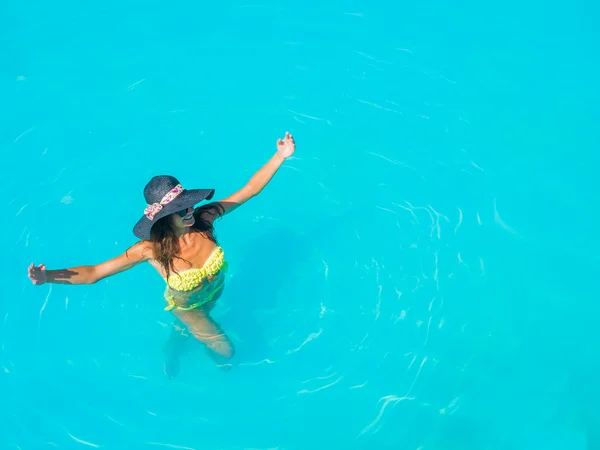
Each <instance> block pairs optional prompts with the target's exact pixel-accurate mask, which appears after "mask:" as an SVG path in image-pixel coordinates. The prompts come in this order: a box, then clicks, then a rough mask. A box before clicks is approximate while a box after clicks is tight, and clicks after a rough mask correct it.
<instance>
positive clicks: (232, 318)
mask: <svg viewBox="0 0 600 450" xmlns="http://www.w3.org/2000/svg"><path fill="white" fill-rule="evenodd" d="M312 252H313V243H312V242H311V240H310V238H309V236H308V235H298V234H296V233H294V232H293V231H292V230H290V229H287V228H279V229H275V230H274V231H272V232H269V233H268V234H264V235H261V236H259V237H258V238H256V239H255V240H254V241H251V242H250V243H249V245H248V246H247V247H246V248H245V249H244V252H243V256H242V257H241V258H240V264H239V265H238V268H237V270H236V272H235V274H234V276H233V277H232V278H231V279H230V280H229V281H228V285H227V288H226V294H225V295H227V297H228V299H227V303H228V304H229V305H230V306H231V310H230V311H228V312H227V314H226V315H225V317H224V320H223V322H224V327H225V328H226V329H231V330H232V331H234V332H235V334H236V335H237V336H239V338H240V339H241V341H242V343H241V344H240V346H241V348H239V350H240V351H239V352H238V355H240V354H242V355H243V356H240V359H242V360H246V359H252V360H256V359H258V360H262V359H264V358H266V357H267V355H268V336H266V334H265V331H266V329H268V326H265V323H267V321H268V320H276V317H275V315H271V314H269V313H270V312H272V311H274V310H275V309H276V308H277V307H278V305H277V302H278V299H279V298H280V297H279V291H280V290H281V288H282V286H283V285H284V284H285V283H286V282H288V281H289V280H290V278H291V274H292V273H293V271H294V269H295V268H297V267H298V266H299V265H301V264H303V263H306V262H307V261H308V260H309V258H310V257H311V255H312ZM270 318H271V319H270Z"/></svg>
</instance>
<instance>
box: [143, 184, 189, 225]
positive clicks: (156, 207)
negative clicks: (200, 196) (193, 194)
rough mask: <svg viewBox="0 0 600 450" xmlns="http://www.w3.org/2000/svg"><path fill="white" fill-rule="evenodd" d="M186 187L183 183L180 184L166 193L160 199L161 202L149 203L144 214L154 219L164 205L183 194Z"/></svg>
mask: <svg viewBox="0 0 600 450" xmlns="http://www.w3.org/2000/svg"><path fill="white" fill-rule="evenodd" d="M184 190H185V189H184V188H183V186H182V185H181V184H178V185H177V186H175V187H174V188H173V189H171V190H170V191H169V192H167V193H166V194H165V196H164V197H163V198H162V199H161V200H160V202H159V203H152V204H151V205H148V207H147V208H146V209H144V215H145V216H146V217H147V218H148V219H150V220H154V217H155V216H156V215H157V214H158V213H159V212H160V211H161V210H162V209H163V206H165V205H168V204H169V203H171V202H172V201H173V200H175V199H176V198H177V196H178V195H179V194H181V193H182V192H183V191H184Z"/></svg>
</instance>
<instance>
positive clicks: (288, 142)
mask: <svg viewBox="0 0 600 450" xmlns="http://www.w3.org/2000/svg"><path fill="white" fill-rule="evenodd" d="M294 150H296V143H295V142H294V138H293V137H292V135H291V134H290V133H288V132H287V131H286V132H285V137H284V138H283V139H278V140H277V153H279V154H280V155H281V156H283V157H284V158H286V159H287V158H289V157H290V156H292V155H293V154H294Z"/></svg>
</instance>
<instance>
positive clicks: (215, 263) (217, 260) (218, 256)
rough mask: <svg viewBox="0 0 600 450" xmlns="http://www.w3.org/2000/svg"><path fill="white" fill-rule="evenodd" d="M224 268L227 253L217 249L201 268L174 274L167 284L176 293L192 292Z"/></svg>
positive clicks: (170, 276) (219, 248)
mask: <svg viewBox="0 0 600 450" xmlns="http://www.w3.org/2000/svg"><path fill="white" fill-rule="evenodd" d="M223 266H226V263H225V253H223V249H222V248H221V247H217V248H215V249H214V250H213V252H212V253H211V254H210V256H209V257H208V259H207V260H206V262H205V263H204V265H203V266H202V267H201V268H199V269H189V270H184V271H183V272H179V273H173V274H171V275H169V278H168V279H167V284H168V285H169V287H171V288H172V289H175V290H176V291H191V290H192V289H195V288H197V287H198V286H200V285H201V284H202V283H203V282H204V280H205V279H207V278H212V277H214V276H216V275H217V274H218V273H219V272H220V271H221V269H222V268H223Z"/></svg>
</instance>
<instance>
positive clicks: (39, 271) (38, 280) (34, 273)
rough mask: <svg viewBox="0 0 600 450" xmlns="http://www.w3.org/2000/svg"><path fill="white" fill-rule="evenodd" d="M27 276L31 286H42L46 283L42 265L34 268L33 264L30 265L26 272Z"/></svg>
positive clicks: (44, 270) (44, 267) (44, 268)
mask: <svg viewBox="0 0 600 450" xmlns="http://www.w3.org/2000/svg"><path fill="white" fill-rule="evenodd" d="M27 275H28V276H29V279H30V280H31V281H32V283H33V284H44V283H45V282H46V281H48V278H47V276H46V266H45V265H44V264H40V265H39V266H37V267H35V266H34V265H33V263H31V265H30V266H29V269H28V270H27Z"/></svg>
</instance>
